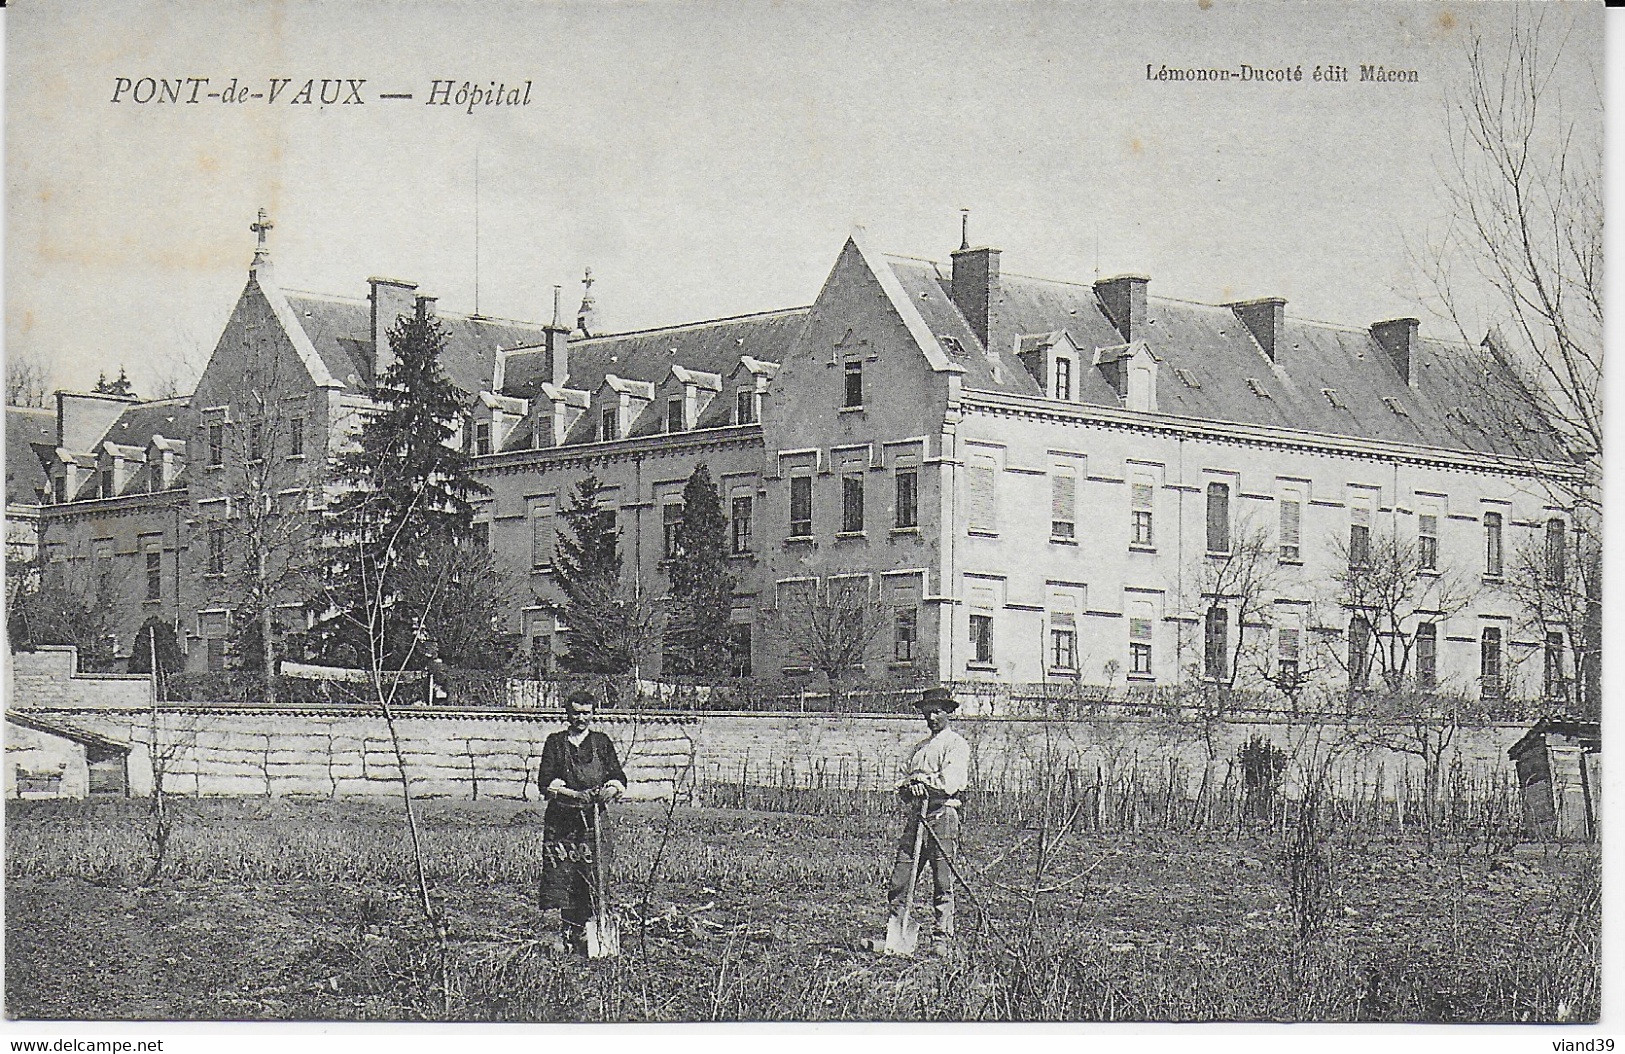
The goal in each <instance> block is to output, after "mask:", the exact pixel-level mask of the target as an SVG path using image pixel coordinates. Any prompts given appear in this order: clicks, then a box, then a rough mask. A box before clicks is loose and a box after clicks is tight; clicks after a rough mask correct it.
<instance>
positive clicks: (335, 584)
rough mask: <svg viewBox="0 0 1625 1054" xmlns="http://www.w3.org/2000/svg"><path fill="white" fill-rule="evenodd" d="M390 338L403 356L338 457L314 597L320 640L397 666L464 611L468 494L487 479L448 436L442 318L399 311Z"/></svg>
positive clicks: (454, 410) (452, 391) (453, 402)
mask: <svg viewBox="0 0 1625 1054" xmlns="http://www.w3.org/2000/svg"><path fill="white" fill-rule="evenodd" d="M388 339H389V346H390V348H391V350H392V351H393V352H394V355H395V361H394V362H392V363H391V364H390V365H389V367H388V368H387V369H386V370H384V372H383V373H382V374H381V375H380V376H379V378H378V381H377V383H376V385H375V386H374V388H373V389H372V392H371V396H372V400H373V402H374V404H375V405H376V406H377V407H378V410H377V412H375V413H373V414H372V415H371V416H369V417H368V418H367V419H366V421H365V423H364V424H363V425H362V427H361V431H360V433H359V435H358V436H357V441H356V443H355V445H354V447H353V448H352V449H348V450H345V451H343V452H342V453H340V454H338V455H337V456H336V457H335V458H334V462H333V474H334V479H335V481H336V483H337V485H338V487H339V488H340V490H341V493H340V495H339V496H338V498H337V499H336V500H335V501H334V502H333V504H332V506H331V507H330V510H329V512H330V515H329V522H328V536H329V547H330V554H331V560H330V564H329V568H328V574H327V587H326V589H325V591H324V593H323V594H322V595H321V596H320V597H318V598H317V599H316V601H315V602H314V606H315V607H317V608H318V610H321V609H325V617H324V618H323V619H322V621H321V623H320V624H319V625H318V626H317V628H316V630H315V631H314V632H313V634H312V637H313V641H314V643H315V644H316V647H317V650H318V651H320V652H324V653H328V654H334V653H336V652H337V651H338V650H339V649H340V648H341V647H343V646H345V645H348V649H346V650H347V651H348V652H350V653H353V654H355V655H356V656H357V657H360V656H362V655H368V656H370V657H371V658H372V659H373V660H374V661H379V660H381V661H382V663H383V664H384V666H385V668H388V669H401V668H403V666H404V665H411V666H417V665H421V664H422V663H424V662H426V661H427V660H428V658H429V657H430V655H429V650H430V649H425V648H424V647H422V645H423V644H424V643H425V642H426V641H435V640H437V638H438V636H439V634H437V632H436V631H437V628H438V627H439V626H440V624H441V623H448V622H454V621H456V622H466V620H464V619H462V618H461V615H462V611H461V606H464V605H466V604H467V603H468V599H467V598H468V592H469V591H468V586H467V583H461V582H459V581H456V580H455V579H457V578H458V577H459V575H461V574H466V572H467V568H466V567H465V566H464V565H465V564H467V563H468V561H466V560H464V559H462V556H463V554H464V553H465V552H466V551H467V550H470V549H472V548H473V547H474V546H475V545H476V542H475V537H474V529H473V518H474V508H473V504H472V499H473V498H474V497H475V496H477V495H480V494H483V493H486V492H487V490H488V488H487V487H486V486H485V485H484V484H482V483H480V482H479V481H478V480H476V479H474V478H473V476H472V475H471V472H470V470H471V468H472V459H471V458H470V457H469V456H468V455H467V454H466V453H464V452H463V451H462V450H460V449H458V448H457V447H454V446H450V445H448V441H449V440H450V439H451V438H452V436H453V435H454V433H455V431H456V427H457V422H458V418H459V416H460V415H461V412H462V393H461V392H460V391H459V390H458V389H457V388H456V386H454V385H453V384H452V383H451V381H450V379H449V378H447V376H446V374H445V371H444V369H443V368H442V367H441V365H440V356H441V353H442V352H443V351H444V349H445V345H446V331H445V329H444V327H443V326H442V325H441V324H440V321H439V320H438V319H436V318H435V317H434V316H432V315H423V316H416V317H411V316H405V315H403V316H400V317H399V318H398V319H397V320H396V323H395V326H394V327H393V328H392V329H391V330H390V331H389V336H388ZM487 563H488V561H487ZM458 636H466V634H463V633H460V634H458ZM493 636H494V631H493ZM473 650H475V651H481V652H483V651H485V650H486V649H484V648H481V647H474V648H473ZM440 657H441V658H442V659H444V660H446V661H447V662H449V663H452V664H456V663H457V662H458V660H459V659H460V658H461V657H460V656H458V655H452V654H445V653H442V654H441V655H440Z"/></svg>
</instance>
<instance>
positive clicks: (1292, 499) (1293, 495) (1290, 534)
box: [1281, 490, 1303, 561]
mask: <svg viewBox="0 0 1625 1054" xmlns="http://www.w3.org/2000/svg"><path fill="white" fill-rule="evenodd" d="M1281 559H1282V560H1287V561H1297V560H1301V559H1303V495H1302V494H1301V493H1300V492H1298V491H1295V490H1289V491H1287V492H1286V493H1285V494H1283V495H1281Z"/></svg>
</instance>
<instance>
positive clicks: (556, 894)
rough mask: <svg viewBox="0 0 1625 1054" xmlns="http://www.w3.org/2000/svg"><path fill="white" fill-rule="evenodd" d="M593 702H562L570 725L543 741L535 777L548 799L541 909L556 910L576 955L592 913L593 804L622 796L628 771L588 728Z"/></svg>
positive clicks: (573, 698) (605, 740)
mask: <svg viewBox="0 0 1625 1054" xmlns="http://www.w3.org/2000/svg"><path fill="white" fill-rule="evenodd" d="M594 704H595V700H594V699H593V696H592V694H591V693H590V692H584V691H575V692H572V693H570V696H569V698H568V699H566V700H565V701H564V715H565V720H567V721H568V722H569V727H568V728H567V729H565V730H564V731H562V732H554V733H553V734H552V735H550V736H548V737H547V742H546V743H544V744H542V760H541V764H540V765H539V766H538V767H537V773H536V782H537V783H538V784H539V785H540V786H541V789H542V794H543V795H544V796H545V797H546V798H547V814H546V815H545V816H544V817H543V818H542V908H543V909H544V910H545V909H547V908H558V909H559V914H560V923H561V927H562V935H563V939H564V946H565V949H566V950H568V951H574V952H578V953H580V952H585V951H586V946H587V945H586V932H587V920H588V919H590V918H591V917H592V915H593V912H594V910H595V905H594V904H593V902H592V897H593V894H592V889H593V885H592V879H593V868H594V866H595V865H594V861H593V855H592V853H593V826H594V825H595V824H596V823H597V822H598V820H599V817H600V816H601V815H602V811H601V810H600V809H598V807H597V806H598V804H599V803H600V802H609V801H614V800H615V799H616V798H619V797H620V796H621V795H622V794H625V793H626V773H625V771H623V770H622V768H621V760H620V758H619V757H618V756H617V755H616V753H615V744H614V743H613V742H611V741H610V738H609V737H608V736H606V735H604V733H602V732H597V731H594V730H592V728H591V727H590V726H591V724H592V718H593V710H594ZM602 840H603V839H602V838H601V839H600V841H602ZM606 852H607V846H606Z"/></svg>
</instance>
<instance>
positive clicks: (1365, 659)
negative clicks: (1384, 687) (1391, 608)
mask: <svg viewBox="0 0 1625 1054" xmlns="http://www.w3.org/2000/svg"><path fill="white" fill-rule="evenodd" d="M1348 666H1349V687H1350V688H1364V687H1365V686H1366V685H1367V684H1368V683H1369V682H1370V680H1371V623H1370V622H1368V621H1366V618H1365V616H1364V615H1355V616H1354V618H1353V619H1351V620H1350V621H1349V655H1348Z"/></svg>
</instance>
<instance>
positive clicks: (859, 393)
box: [841, 359, 863, 407]
mask: <svg viewBox="0 0 1625 1054" xmlns="http://www.w3.org/2000/svg"><path fill="white" fill-rule="evenodd" d="M845 395H846V397H845V399H844V400H843V401H842V403H841V405H842V406H843V407H856V406H862V405H863V363H862V362H860V361H858V360H856V359H852V360H849V361H848V362H847V364H846V393H845Z"/></svg>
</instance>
